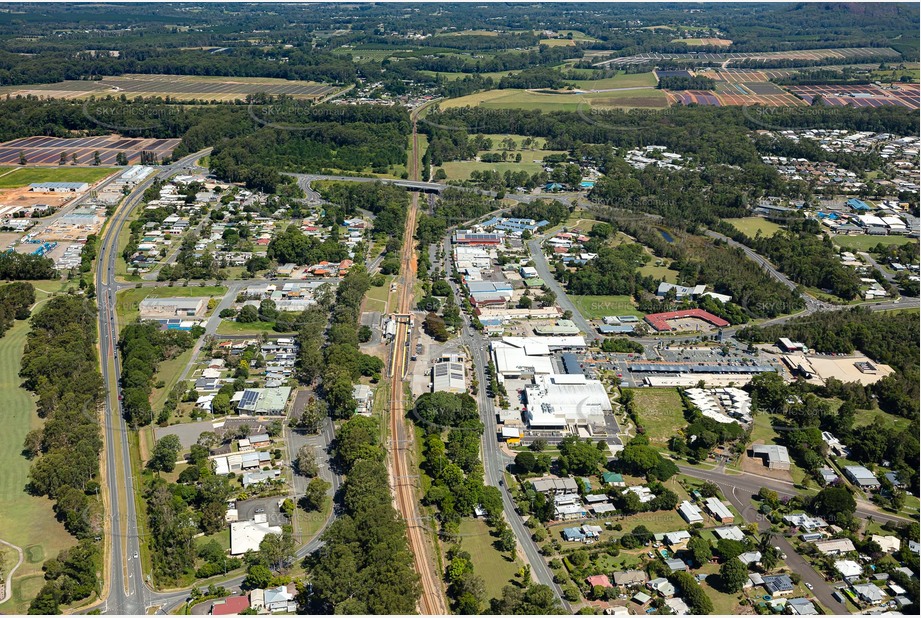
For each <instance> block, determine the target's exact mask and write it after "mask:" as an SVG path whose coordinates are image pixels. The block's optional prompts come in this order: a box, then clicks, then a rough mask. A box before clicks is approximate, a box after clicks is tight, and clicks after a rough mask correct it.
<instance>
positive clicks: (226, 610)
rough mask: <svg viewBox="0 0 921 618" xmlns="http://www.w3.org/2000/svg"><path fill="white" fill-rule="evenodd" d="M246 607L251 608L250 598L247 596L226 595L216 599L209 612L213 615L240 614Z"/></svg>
mask: <svg viewBox="0 0 921 618" xmlns="http://www.w3.org/2000/svg"><path fill="white" fill-rule="evenodd" d="M246 609H249V599H248V598H246V597H245V596H242V597H240V596H237V597H225V598H223V599H216V600H214V601H213V602H212V603H211V610H210V611H209V612H208V613H209V614H211V615H212V616H239V615H240V612H242V611H243V610H246Z"/></svg>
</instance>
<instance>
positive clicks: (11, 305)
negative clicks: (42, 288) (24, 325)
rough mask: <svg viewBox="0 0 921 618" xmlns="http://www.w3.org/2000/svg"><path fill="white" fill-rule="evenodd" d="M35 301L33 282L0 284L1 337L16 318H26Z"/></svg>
mask: <svg viewBox="0 0 921 618" xmlns="http://www.w3.org/2000/svg"><path fill="white" fill-rule="evenodd" d="M34 302H35V288H34V287H32V284H31V283H26V282H16V283H9V284H7V285H0V337H3V335H5V334H6V331H8V330H9V329H10V327H11V326H12V325H13V321H14V320H25V319H26V318H28V317H29V310H30V308H31V307H32V304H33V303H34Z"/></svg>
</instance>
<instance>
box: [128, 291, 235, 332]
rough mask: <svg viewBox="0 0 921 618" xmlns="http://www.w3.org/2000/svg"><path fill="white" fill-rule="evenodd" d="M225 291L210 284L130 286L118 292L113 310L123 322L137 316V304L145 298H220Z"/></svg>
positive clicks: (130, 320) (132, 319)
mask: <svg viewBox="0 0 921 618" xmlns="http://www.w3.org/2000/svg"><path fill="white" fill-rule="evenodd" d="M226 293H227V288H225V287H222V286H218V285H211V286H205V287H199V286H189V287H172V288H171V287H164V288H131V289H130V290H124V291H122V292H119V293H118V296H116V299H115V310H116V311H117V312H118V315H119V316H120V319H121V320H123V323H129V322H133V321H134V320H136V319H137V317H138V305H139V304H140V303H141V301H142V300H144V299H145V298H192V297H197V296H210V297H212V298H217V299H220V298H221V297H223V296H224V294H226Z"/></svg>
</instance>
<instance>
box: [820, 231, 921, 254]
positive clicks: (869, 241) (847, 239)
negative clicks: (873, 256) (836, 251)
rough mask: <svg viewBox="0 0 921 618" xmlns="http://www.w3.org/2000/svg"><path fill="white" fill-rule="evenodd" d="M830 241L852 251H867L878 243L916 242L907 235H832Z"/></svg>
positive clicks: (899, 243) (901, 243) (902, 243)
mask: <svg viewBox="0 0 921 618" xmlns="http://www.w3.org/2000/svg"><path fill="white" fill-rule="evenodd" d="M832 242H834V243H835V244H836V245H838V246H839V247H844V248H845V249H849V250H852V251H869V250H870V249H872V248H873V247H875V246H876V245H878V244H883V245H904V244H906V243H910V242H918V241H917V240H915V239H912V238H908V237H907V236H868V235H861V236H832Z"/></svg>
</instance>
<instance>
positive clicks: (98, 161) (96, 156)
mask: <svg viewBox="0 0 921 618" xmlns="http://www.w3.org/2000/svg"><path fill="white" fill-rule="evenodd" d="M101 164H102V159H100V158H99V151H98V150H94V151H93V165H101Z"/></svg>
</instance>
